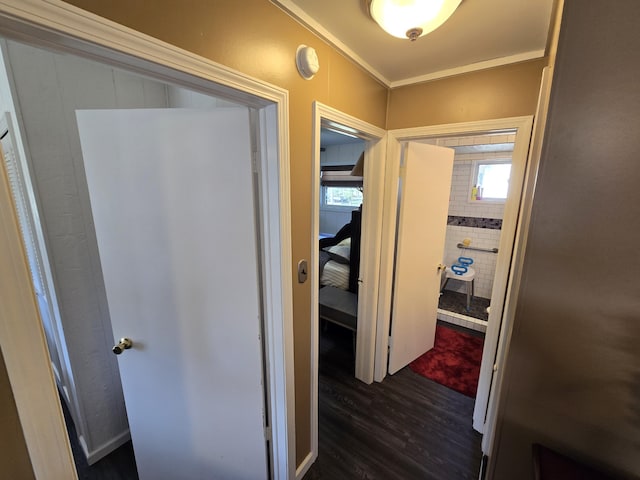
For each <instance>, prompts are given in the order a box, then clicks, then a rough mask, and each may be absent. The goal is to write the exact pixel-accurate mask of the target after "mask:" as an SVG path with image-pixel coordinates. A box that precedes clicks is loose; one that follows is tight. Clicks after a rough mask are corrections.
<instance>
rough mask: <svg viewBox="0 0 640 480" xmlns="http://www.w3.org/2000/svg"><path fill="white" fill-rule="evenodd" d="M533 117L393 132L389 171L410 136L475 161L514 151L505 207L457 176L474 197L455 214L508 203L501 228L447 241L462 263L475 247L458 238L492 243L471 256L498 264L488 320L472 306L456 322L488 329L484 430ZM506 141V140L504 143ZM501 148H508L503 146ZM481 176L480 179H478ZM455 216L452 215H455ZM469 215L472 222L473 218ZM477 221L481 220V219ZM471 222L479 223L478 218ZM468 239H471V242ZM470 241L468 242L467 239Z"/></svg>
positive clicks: (389, 238)
mask: <svg viewBox="0 0 640 480" xmlns="http://www.w3.org/2000/svg"><path fill="white" fill-rule="evenodd" d="M532 123H533V119H532V117H514V118H506V119H499V120H488V121H482V122H469V123H464V124H452V125H440V126H434V127H416V128H407V129H401V130H391V131H389V132H388V133H389V136H388V151H389V154H388V156H387V163H388V165H387V173H388V174H389V173H390V172H394V171H398V170H399V166H400V151H401V146H402V145H403V144H404V143H405V142H422V143H430V144H435V145H445V146H447V147H457V149H458V151H459V153H460V154H464V155H477V156H478V158H468V159H467V160H470V161H472V160H489V157H494V158H493V160H494V161H495V162H505V161H506V160H507V158H508V156H509V155H510V156H511V160H512V162H511V167H510V169H509V178H510V181H509V187H508V195H507V198H506V199H505V200H504V206H503V207H497V206H495V205H494V206H493V207H491V205H490V202H478V203H471V202H472V198H471V192H472V190H473V187H474V186H475V187H476V189H477V184H476V185H474V184H473V182H474V180H471V179H470V177H469V175H466V176H462V178H456V174H455V172H454V179H453V181H454V183H456V182H458V183H460V184H461V185H462V188H463V189H464V190H466V189H469V197H468V198H469V203H468V204H465V206H464V207H463V210H462V212H460V213H458V214H457V215H453V216H454V217H456V216H457V217H470V218H473V217H474V216H476V217H478V218H487V219H491V216H492V214H491V213H490V212H489V210H487V209H489V208H490V207H491V208H494V209H497V208H503V210H502V219H501V224H499V226H500V228H499V229H498V228H492V229H489V228H484V229H480V228H478V230H480V231H482V235H480V236H478V238H477V239H476V240H475V241H474V238H472V237H467V236H466V234H465V235H464V236H463V237H461V238H458V237H457V236H456V235H452V236H450V237H451V238H450V239H449V240H448V241H447V243H449V245H451V244H453V248H450V247H449V249H448V250H449V251H450V253H449V260H453V261H454V262H453V263H456V262H455V261H456V260H458V258H459V257H461V256H463V257H464V256H468V253H469V252H472V251H471V250H470V249H469V248H465V249H464V250H463V249H459V248H458V247H457V244H458V243H461V244H462V245H463V246H465V247H471V246H476V247H482V248H484V247H486V248H487V249H489V250H490V252H480V251H478V252H476V251H473V255H475V257H471V258H472V259H473V261H474V262H476V261H477V265H476V267H478V269H479V271H483V273H484V274H486V273H488V272H491V270H494V275H493V283H492V285H491V286H490V287H489V286H488V284H487V285H485V286H484V287H483V288H484V290H481V291H480V292H478V293H479V294H480V295H479V296H485V297H484V298H489V299H490V311H489V315H488V318H487V320H483V319H474V317H470V316H469V315H468V312H467V311H465V312H464V313H465V315H464V316H463V315H462V314H459V315H460V317H461V318H457V319H456V320H454V322H455V321H459V322H461V324H462V325H463V326H464V327H466V328H472V327H475V328H474V330H475V329H477V330H481V329H484V330H485V342H484V349H483V353H482V363H481V367H480V377H479V381H478V390H477V395H476V402H475V408H474V414H473V426H474V428H475V429H476V430H477V431H479V432H480V433H483V434H486V433H489V434H492V431H491V428H492V427H491V425H487V426H485V419H486V418H487V412H489V413H491V411H492V408H494V407H495V404H494V403H491V404H490V403H489V397H490V394H492V392H491V389H492V387H495V385H496V382H493V376H494V374H495V371H494V368H493V367H494V363H495V359H496V352H497V350H498V343H499V342H498V340H499V339H500V337H501V332H502V331H503V330H508V328H506V327H508V323H505V322H507V321H509V319H510V318H511V316H510V315H509V304H508V301H505V298H508V296H506V294H507V293H508V292H509V291H508V286H509V282H510V270H511V259H512V255H513V254H514V252H517V247H518V245H517V243H516V242H517V236H516V231H517V227H518V215H519V208H520V203H521V196H522V189H523V183H524V180H525V177H526V175H527V174H528V170H527V169H528V166H527V157H528V151H529V142H530V139H531V128H532ZM494 137H495V138H494ZM492 142H495V143H492ZM501 144H504V145H502V146H499V145H501ZM501 149H502V150H503V151H499V150H501ZM483 150H485V152H483ZM484 153H487V157H484V158H483V156H484ZM454 165H455V160H454ZM475 181H476V182H477V179H476V180H475ZM386 182H387V187H388V191H389V192H391V191H392V190H393V188H392V186H393V185H392V184H393V182H394V180H393V175H391V174H389V175H388V178H387V179H386ZM462 201H463V202H466V201H467V193H463V194H462ZM473 201H476V202H477V190H476V198H475V200H473ZM393 202H394V200H393V198H386V199H385V203H386V204H387V205H389V206H392V205H393ZM471 207H477V211H476V212H475V215H474V214H473V209H472V208H471ZM395 215H396V212H395V209H394V208H391V207H389V208H387V209H385V216H384V219H383V222H384V223H385V224H387V225H392V224H394V221H395ZM449 215H450V217H451V216H452V215H451V212H450V213H449ZM449 220H452V219H451V218H449ZM453 220H455V219H453ZM493 220H496V221H497V220H499V218H497V215H495V216H494V219H493ZM468 221H469V222H471V220H468ZM473 221H474V222H478V221H477V220H473ZM487 222H489V220H487ZM470 224H471V225H473V223H470ZM479 225H481V226H482V225H483V224H482V222H480V223H479ZM469 228H477V227H469ZM489 230H495V231H496V232H500V233H499V234H498V236H497V237H496V236H495V232H493V235H494V236H493V237H490V236H488V235H487V232H488V231H489ZM458 233H460V232H458ZM394 235H395V233H394V232H393V231H392V230H385V231H383V238H382V251H381V266H380V270H381V272H387V271H391V269H392V266H393V246H394V240H395V238H394ZM483 237H484V240H483V242H485V241H486V243H481V241H480V239H482V238H483ZM465 240H467V241H466V242H465ZM496 242H497V244H496ZM465 243H466V244H467V245H465ZM494 248H497V249H498V252H497V253H494V251H493V249H494ZM463 252H464V253H463ZM479 254H486V255H488V256H490V257H494V258H495V269H494V268H493V267H488V268H485V267H484V266H482V264H483V262H484V260H481V259H480V257H479V256H478V255H479ZM446 256H447V254H445V258H444V259H443V262H444V263H445V264H446V260H447V258H446ZM476 259H477V260H476ZM450 263H451V262H450ZM480 267H482V268H480ZM484 270H486V272H484ZM380 278H381V280H380V287H379V288H380V302H379V304H378V323H377V333H378V335H377V341H376V368H375V380H376V381H382V379H384V377H385V376H386V375H387V352H388V344H389V337H388V334H386V332H389V322H390V311H391V301H390V299H391V279H390V277H389V276H385V275H381V277H380ZM489 278H491V274H489ZM460 283H461V282H456V281H454V280H450V281H449V284H448V285H447V289H449V287H452V288H451V290H454V289H455V288H460V287H466V285H464V284H462V285H461V284H460ZM456 284H458V285H456ZM473 287H474V291H473V292H472V293H473V294H474V295H473V296H474V297H475V293H476V292H475V282H474V285H473ZM463 292H465V295H464V296H465V297H466V289H463ZM487 292H490V295H488V294H487ZM470 293H471V292H470ZM463 298H464V297H463ZM465 301H466V298H465ZM465 310H466V309H465ZM485 311H486V310H485ZM442 312H443V313H439V314H438V316H439V317H440V315H445V313H444V312H445V310H444V309H443V310H442ZM447 315H450V314H447ZM450 316H453V315H450ZM466 317H469V319H467V318H466ZM462 322H464V323H462ZM500 374H501V372H500V371H498V375H500ZM496 393H497V392H496ZM490 436H491V435H490ZM483 449H485V453H486V452H487V451H488V449H487V448H486V445H485V444H484V443H483Z"/></svg>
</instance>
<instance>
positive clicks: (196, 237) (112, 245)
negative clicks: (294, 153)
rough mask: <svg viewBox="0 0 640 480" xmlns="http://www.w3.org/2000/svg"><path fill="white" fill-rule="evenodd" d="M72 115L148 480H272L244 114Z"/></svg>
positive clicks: (138, 452)
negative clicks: (268, 479) (78, 135)
mask: <svg viewBox="0 0 640 480" xmlns="http://www.w3.org/2000/svg"><path fill="white" fill-rule="evenodd" d="M77 115H78V126H79V130H80V138H81V141H82V152H83V156H84V164H85V170H86V174H87V182H88V185H89V193H90V197H91V209H92V213H93V218H94V221H95V226H96V235H97V239H98V246H99V249H100V261H101V264H102V271H103V273H104V280H105V286H106V291H107V299H108V303H109V313H110V316H111V323H112V328H113V334H114V343H116V344H117V343H118V342H119V341H120V339H121V338H128V339H131V341H132V345H131V348H128V349H127V348H126V344H127V342H125V341H123V342H122V345H121V346H120V348H119V350H116V352H115V353H118V354H119V355H118V365H119V367H120V376H121V378H122V388H123V392H124V397H125V401H126V407H127V416H128V418H129V425H130V429H131V438H132V441H133V448H134V451H135V457H136V464H137V466H138V474H139V477H140V479H141V480H146V479H148V480H165V479H166V480H174V479H180V480H191V479H193V480H196V479H205V478H207V479H214V478H215V479H218V478H219V479H231V478H233V479H238V480H243V479H246V480H252V479H258V478H267V477H268V461H267V445H266V441H265V431H264V410H265V405H264V398H265V392H264V389H263V385H264V378H263V375H262V372H263V365H262V345H261V338H262V333H261V308H260V298H259V297H260V295H259V285H260V279H259V276H258V272H259V264H258V258H257V252H258V250H259V244H258V239H257V235H256V231H255V225H256V216H255V215H256V212H255V202H254V186H253V177H252V159H251V142H250V138H251V137H250V124H249V112H248V110H247V109H246V108H244V107H242V108H229V109H214V110H188V109H169V110H165V109H150V110H92V111H89V110H84V111H78V112H77Z"/></svg>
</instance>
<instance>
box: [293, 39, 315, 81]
mask: <svg viewBox="0 0 640 480" xmlns="http://www.w3.org/2000/svg"><path fill="white" fill-rule="evenodd" d="M296 66H297V67H298V72H300V75H301V76H302V78H304V79H305V80H311V79H312V78H313V76H314V75H315V74H316V73H318V70H319V69H320V62H319V61H318V55H317V54H316V51H315V50H314V49H313V48H311V47H307V46H306V45H300V46H299V47H298V50H296Z"/></svg>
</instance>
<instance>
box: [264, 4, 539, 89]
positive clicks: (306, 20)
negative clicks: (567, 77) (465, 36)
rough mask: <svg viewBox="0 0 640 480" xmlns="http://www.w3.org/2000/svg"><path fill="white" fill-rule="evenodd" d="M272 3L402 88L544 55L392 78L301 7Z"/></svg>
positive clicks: (380, 78)
mask: <svg viewBox="0 0 640 480" xmlns="http://www.w3.org/2000/svg"><path fill="white" fill-rule="evenodd" d="M271 3H273V4H274V5H276V6H277V7H279V8H280V9H282V10H283V11H284V12H285V13H287V14H288V15H289V16H291V17H292V18H293V19H294V20H296V21H297V22H299V23H300V24H302V25H303V26H304V27H306V28H308V29H309V30H311V31H312V32H313V33H315V34H316V35H317V36H318V37H320V38H321V39H322V40H324V41H325V42H327V43H328V44H329V45H331V46H333V47H334V48H336V49H337V50H338V51H339V52H341V53H343V54H344V55H345V56H346V57H348V58H350V59H351V60H352V61H353V62H355V63H356V64H358V65H359V66H360V67H362V68H363V69H364V70H366V71H367V72H368V73H369V74H371V75H372V76H373V77H374V78H375V79H376V80H377V81H379V82H380V83H382V84H383V85H384V86H386V87H387V88H392V89H393V88H398V87H404V86H407V85H413V84H417V83H424V82H429V81H433V80H440V79H443V78H447V77H452V76H455V75H461V74H465V73H470V72H475V71H479V70H485V69H489V68H494V67H500V66H504V65H509V64H513V63H520V62H526V61H528V60H534V59H537V58H542V57H544V55H545V50H544V49H540V50H533V51H529V52H524V53H519V54H516V55H510V56H506V57H499V58H494V59H491V60H486V61H482V62H476V63H471V64H468V65H463V66H461V67H455V68H451V69H446V70H439V71H437V72H432V73H428V74H425V75H419V76H416V77H409V78H405V79H402V80H396V81H391V80H389V79H388V78H387V77H386V76H384V75H383V74H382V73H380V72H379V71H378V70H376V69H375V68H374V67H372V66H371V65H370V64H369V63H367V62H366V61H365V60H363V59H362V57H360V56H359V55H357V54H356V53H355V52H354V51H353V50H352V49H350V48H349V47H348V46H347V45H346V44H344V43H343V42H342V41H341V40H340V39H338V38H337V37H336V36H335V35H333V34H332V33H331V32H329V31H328V30H327V29H326V28H325V27H323V26H322V25H321V24H320V23H318V22H317V21H316V20H315V19H314V18H312V17H311V16H310V15H309V14H307V13H306V12H305V11H304V10H302V9H301V8H300V7H299V6H298V5H296V4H295V3H294V2H293V1H292V0H271Z"/></svg>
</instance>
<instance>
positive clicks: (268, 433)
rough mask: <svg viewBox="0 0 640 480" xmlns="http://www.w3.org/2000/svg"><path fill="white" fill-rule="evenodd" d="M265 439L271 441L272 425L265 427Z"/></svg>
mask: <svg viewBox="0 0 640 480" xmlns="http://www.w3.org/2000/svg"><path fill="white" fill-rule="evenodd" d="M264 439H265V440H266V441H268V442H270V441H271V427H264Z"/></svg>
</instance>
